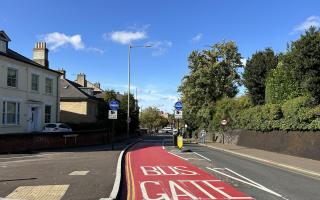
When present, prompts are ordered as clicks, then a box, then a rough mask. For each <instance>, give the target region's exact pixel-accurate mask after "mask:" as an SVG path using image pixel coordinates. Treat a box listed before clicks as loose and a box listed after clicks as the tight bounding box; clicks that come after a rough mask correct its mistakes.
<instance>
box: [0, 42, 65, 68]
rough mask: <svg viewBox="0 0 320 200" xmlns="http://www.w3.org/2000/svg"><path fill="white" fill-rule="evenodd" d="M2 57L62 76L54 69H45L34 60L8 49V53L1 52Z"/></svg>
mask: <svg viewBox="0 0 320 200" xmlns="http://www.w3.org/2000/svg"><path fill="white" fill-rule="evenodd" d="M0 55H2V56H5V57H8V58H11V59H14V60H17V61H20V62H24V63H27V64H30V65H33V66H35V67H38V68H41V69H44V70H48V71H51V72H54V73H57V74H61V73H60V72H58V71H55V70H53V69H49V68H45V67H44V66H42V65H40V64H38V63H36V62H34V61H33V60H31V59H29V58H27V57H25V56H23V55H21V54H19V53H17V52H15V51H13V50H11V49H9V48H8V50H7V53H4V52H1V51H0Z"/></svg>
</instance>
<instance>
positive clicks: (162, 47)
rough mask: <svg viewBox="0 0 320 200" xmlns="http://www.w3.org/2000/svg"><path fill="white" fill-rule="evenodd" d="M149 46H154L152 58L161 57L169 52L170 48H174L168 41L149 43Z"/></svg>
mask: <svg viewBox="0 0 320 200" xmlns="http://www.w3.org/2000/svg"><path fill="white" fill-rule="evenodd" d="M148 45H151V46H152V47H151V48H152V49H153V51H152V56H161V55H163V54H165V53H166V52H167V51H168V48H170V47H172V42H171V41H168V40H163V41H160V40H159V41H151V42H148Z"/></svg>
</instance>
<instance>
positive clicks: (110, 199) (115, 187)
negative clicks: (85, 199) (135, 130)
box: [100, 139, 142, 200]
mask: <svg viewBox="0 0 320 200" xmlns="http://www.w3.org/2000/svg"><path fill="white" fill-rule="evenodd" d="M140 141H142V139H138V140H137V141H134V142H132V143H130V144H129V145H127V146H126V147H125V148H124V149H123V150H122V151H121V153H120V155H119V157H118V162H117V169H116V178H115V180H114V184H113V188H112V191H111V193H110V195H109V197H108V198H100V200H114V199H117V198H118V196H119V191H120V184H121V178H122V161H123V158H124V156H123V155H125V153H126V151H127V150H128V149H129V148H130V147H132V146H133V145H135V144H136V143H138V142H140Z"/></svg>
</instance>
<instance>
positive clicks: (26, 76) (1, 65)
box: [0, 55, 59, 134]
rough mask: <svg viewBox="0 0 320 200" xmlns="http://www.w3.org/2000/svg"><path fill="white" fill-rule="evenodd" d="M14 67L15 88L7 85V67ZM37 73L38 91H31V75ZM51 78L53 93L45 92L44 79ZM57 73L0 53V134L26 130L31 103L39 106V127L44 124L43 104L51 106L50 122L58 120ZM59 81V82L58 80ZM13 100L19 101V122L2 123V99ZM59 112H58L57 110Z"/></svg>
mask: <svg viewBox="0 0 320 200" xmlns="http://www.w3.org/2000/svg"><path fill="white" fill-rule="evenodd" d="M8 68H15V69H17V70H18V85H17V88H10V87H8V86H7V69H8ZM32 73H34V74H38V75H39V91H38V92H34V91H31V75H32ZM46 77H48V78H52V79H53V94H46V92H45V79H46ZM57 77H58V74H56V73H54V72H51V71H48V70H46V69H41V68H38V67H35V66H33V65H30V64H26V63H23V62H19V61H16V60H13V59H10V58H7V57H5V56H1V55H0V134H3V133H17V132H27V128H28V127H27V121H28V119H29V116H28V108H29V107H30V105H32V104H33V103H34V104H36V105H38V106H39V109H40V123H41V127H43V125H44V119H45V109H44V108H45V105H51V106H52V110H51V112H52V117H51V120H52V121H51V122H56V121H58V120H59V119H58V116H57V109H58V108H59V98H58V97H59V93H58V88H59V87H57ZM58 83H59V82H58ZM6 100H14V101H18V102H20V124H19V125H4V124H2V117H3V116H2V111H3V101H6ZM58 114H59V112H58Z"/></svg>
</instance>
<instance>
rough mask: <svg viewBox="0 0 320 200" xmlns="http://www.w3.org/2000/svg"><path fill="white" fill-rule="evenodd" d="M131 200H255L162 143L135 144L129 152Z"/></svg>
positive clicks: (128, 170) (127, 178)
mask: <svg viewBox="0 0 320 200" xmlns="http://www.w3.org/2000/svg"><path fill="white" fill-rule="evenodd" d="M126 180H127V200H134V199H137V200H142V199H143V200H171V199H173V200H187V199H233V200H240V199H241V200H249V199H250V200H252V199H253V198H252V197H249V196H247V195H245V194H244V193H242V192H240V191H238V190H236V189H235V188H233V187H231V186H230V185H228V184H226V183H224V182H222V181H220V180H219V179H217V178H216V177H214V176H212V175H211V174H209V173H207V172H205V171H204V170H201V169H199V168H197V167H195V166H193V165H191V164H190V163H189V162H187V161H185V160H182V159H180V158H178V157H176V156H173V155H171V154H169V153H168V152H167V151H165V150H163V149H162V148H161V146H146V145H145V144H143V143H139V144H137V145H135V146H134V147H133V148H131V150H130V151H129V152H128V153H127V156H126Z"/></svg>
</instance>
